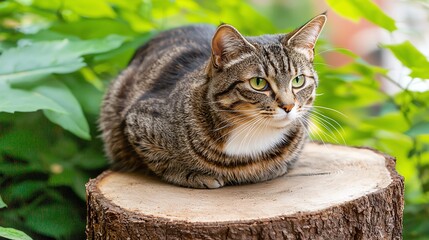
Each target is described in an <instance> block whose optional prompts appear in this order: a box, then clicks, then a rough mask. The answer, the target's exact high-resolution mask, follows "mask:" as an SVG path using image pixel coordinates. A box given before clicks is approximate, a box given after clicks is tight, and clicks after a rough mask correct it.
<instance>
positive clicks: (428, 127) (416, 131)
mask: <svg viewBox="0 0 429 240" xmlns="http://www.w3.org/2000/svg"><path fill="white" fill-rule="evenodd" d="M406 134H407V135H408V136H410V137H417V136H419V135H423V134H429V122H420V123H417V124H416V125H414V126H412V127H411V128H410V129H409V130H408V131H407V132H406Z"/></svg>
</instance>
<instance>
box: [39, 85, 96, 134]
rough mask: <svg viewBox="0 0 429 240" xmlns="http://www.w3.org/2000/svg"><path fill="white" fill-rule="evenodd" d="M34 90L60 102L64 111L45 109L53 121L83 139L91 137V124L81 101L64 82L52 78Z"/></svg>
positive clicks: (45, 112)
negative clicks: (83, 110)
mask: <svg viewBox="0 0 429 240" xmlns="http://www.w3.org/2000/svg"><path fill="white" fill-rule="evenodd" d="M33 91H34V92H36V93H39V94H41V95H43V96H46V97H48V98H50V99H52V100H53V101H55V102H56V103H57V104H59V105H60V106H61V107H62V108H63V109H64V110H65V113H64V112H57V111H51V110H44V111H43V113H44V114H45V116H46V117H47V118H48V119H49V120H51V121H52V122H54V123H56V124H58V125H60V126H61V127H63V128H64V129H66V130H68V131H70V132H72V133H74V134H75V135H76V136H79V137H81V138H83V139H90V138H91V136H90V134H89V126H88V122H87V121H86V118H85V116H84V115H83V112H82V108H81V107H80V104H79V102H78V101H77V100H76V98H75V97H74V96H73V94H72V93H71V92H70V90H69V89H68V87H67V86H66V85H64V84H63V83H61V82H59V81H55V80H50V81H47V82H45V83H43V85H40V86H38V87H36V88H34V89H33Z"/></svg>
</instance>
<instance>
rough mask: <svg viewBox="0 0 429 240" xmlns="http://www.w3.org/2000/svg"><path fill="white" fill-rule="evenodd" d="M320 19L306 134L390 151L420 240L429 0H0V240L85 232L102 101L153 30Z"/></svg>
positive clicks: (252, 28)
mask: <svg viewBox="0 0 429 240" xmlns="http://www.w3.org/2000/svg"><path fill="white" fill-rule="evenodd" d="M324 11H328V23H327V25H326V26H325V29H324V31H323V34H322V36H321V37H320V39H319V42H318V45H317V47H316V59H315V68H316V70H317V71H318V74H319V79H320V86H319V88H318V97H317V100H316V103H315V108H314V110H315V111H314V113H313V116H312V119H313V124H312V125H311V130H312V131H311V136H310V137H311V138H312V139H313V140H316V141H321V142H324V143H328V142H329V143H335V144H344V145H350V146H368V147H372V148H375V149H377V150H380V151H382V152H385V153H388V154H390V155H392V156H395V157H396V158H397V170H398V172H399V173H400V174H401V175H403V176H404V177H405V198H406V199H405V200H406V205H405V210H404V239H429V91H428V89H429V80H428V79H429V61H428V59H427V56H428V55H429V30H428V29H429V1H428V0H377V1H371V0H360V1H347V0H326V1H316V0H300V1H292V0H271V1H265V0H249V1H238V0H229V1H221V0H182V1H180V0H176V1H174V0H127V1H121V0H91V1H86V0H15V1H13V0H7V1H0V196H1V197H0V208H1V209H0V238H1V237H4V238H9V239H84V238H85V232H84V229H85V221H86V208H85V183H86V182H87V181H88V179H89V178H94V177H96V176H97V175H98V174H99V173H101V172H102V171H103V170H105V169H107V167H108V166H107V161H106V159H105V157H104V155H103V151H102V144H101V141H100V138H99V134H100V132H99V131H98V129H97V119H98V114H99V107H100V102H101V99H102V96H103V93H104V91H105V89H106V87H107V86H108V84H109V82H110V81H111V80H112V79H114V78H115V76H116V75H117V74H118V73H119V72H120V71H121V70H122V69H124V68H125V67H126V65H127V63H128V61H129V60H130V58H131V56H132V54H133V52H134V50H135V49H136V48H137V47H138V46H140V45H141V44H143V43H145V42H146V41H147V40H148V39H150V37H151V36H153V35H154V34H156V33H157V32H159V31H162V30H165V29H168V28H172V27H176V26H182V25H186V24H192V23H210V24H214V25H218V24H220V23H222V22H226V23H230V24H232V25H234V26H235V27H236V28H237V29H239V30H240V31H241V32H242V33H243V34H245V35H260V34H270V33H285V32H288V31H291V30H293V29H294V28H296V27H299V26H301V25H302V24H304V23H305V22H306V21H308V20H309V19H310V18H312V17H313V16H315V15H317V14H320V13H322V12H324ZM14 237H15V238H14Z"/></svg>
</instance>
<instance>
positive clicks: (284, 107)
mask: <svg viewBox="0 0 429 240" xmlns="http://www.w3.org/2000/svg"><path fill="white" fill-rule="evenodd" d="M294 106H295V103H291V104H285V105H283V106H282V108H283V109H284V110H285V112H286V113H289V112H290V111H292V108H293V107H294Z"/></svg>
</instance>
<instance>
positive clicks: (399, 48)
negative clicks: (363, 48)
mask: <svg viewBox="0 0 429 240" xmlns="http://www.w3.org/2000/svg"><path fill="white" fill-rule="evenodd" d="M383 47H384V48H387V49H389V50H390V51H392V53H393V54H394V55H395V57H396V58H397V59H398V60H399V61H401V63H402V64H403V65H404V66H406V67H408V68H409V69H411V73H410V77H414V78H422V79H429V71H428V69H429V61H428V59H427V58H426V56H425V55H423V54H422V53H421V52H420V51H419V50H418V49H417V48H416V47H415V46H414V45H413V44H412V43H411V42H410V41H405V42H403V43H400V44H392V45H383Z"/></svg>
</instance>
